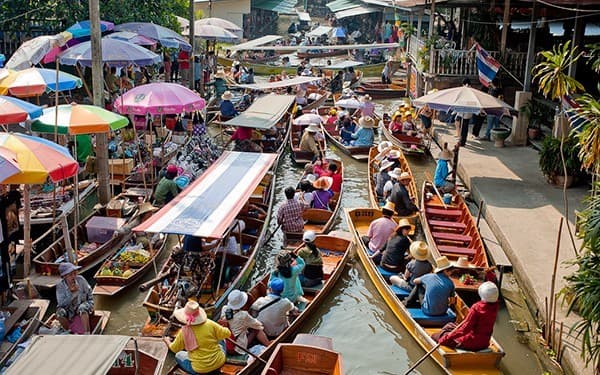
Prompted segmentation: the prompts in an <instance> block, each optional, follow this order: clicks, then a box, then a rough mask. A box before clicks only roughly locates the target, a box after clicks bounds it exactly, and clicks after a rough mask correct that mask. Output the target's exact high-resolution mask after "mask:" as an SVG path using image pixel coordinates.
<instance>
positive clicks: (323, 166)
mask: <svg viewBox="0 0 600 375" xmlns="http://www.w3.org/2000/svg"><path fill="white" fill-rule="evenodd" d="M314 160H315V161H314V162H313V174H314V175H315V176H316V177H317V178H319V177H321V176H329V171H328V170H327V165H328V163H327V161H323V159H322V158H320V155H319V158H318V159H314Z"/></svg>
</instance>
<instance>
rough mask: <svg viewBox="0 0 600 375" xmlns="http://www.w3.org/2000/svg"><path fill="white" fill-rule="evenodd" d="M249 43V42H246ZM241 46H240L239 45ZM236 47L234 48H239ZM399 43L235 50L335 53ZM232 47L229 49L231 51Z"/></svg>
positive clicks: (390, 46)
mask: <svg viewBox="0 0 600 375" xmlns="http://www.w3.org/2000/svg"><path fill="white" fill-rule="evenodd" d="M248 43H250V42H248ZM240 45H241V44H240ZM240 45H237V46H235V47H239V46H240ZM398 47H400V43H379V44H373V43H371V44H339V45H331V46H261V45H257V46H253V47H245V48H237V49H236V50H241V49H243V50H245V51H297V50H310V51H337V50H351V49H386V48H398ZM233 48H234V47H232V48H230V49H232V50H233Z"/></svg>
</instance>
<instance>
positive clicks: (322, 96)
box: [302, 88, 331, 113]
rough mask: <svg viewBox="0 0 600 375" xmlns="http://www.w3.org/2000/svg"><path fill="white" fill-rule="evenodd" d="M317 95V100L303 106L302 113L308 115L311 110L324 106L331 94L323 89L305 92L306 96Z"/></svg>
mask: <svg viewBox="0 0 600 375" xmlns="http://www.w3.org/2000/svg"><path fill="white" fill-rule="evenodd" d="M314 93H316V94H318V95H319V98H318V99H317V100H315V101H312V102H310V103H308V104H307V105H305V106H304V107H302V111H303V112H304V113H309V112H310V111H312V110H313V109H314V110H316V109H319V107H321V106H322V105H324V104H325V102H326V101H327V100H328V99H329V97H330V96H331V93H330V92H329V91H327V90H323V89H310V88H309V89H308V90H306V95H311V94H314Z"/></svg>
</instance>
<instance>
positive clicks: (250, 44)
mask: <svg viewBox="0 0 600 375" xmlns="http://www.w3.org/2000/svg"><path fill="white" fill-rule="evenodd" d="M281 38H283V37H282V36H281V35H265V36H261V37H260V38H257V39H252V40H249V41H247V42H245V43H240V44H237V45H235V46H231V47H229V48H228V49H230V50H232V51H246V50H251V49H253V48H254V47H258V46H262V45H264V44H267V43H273V42H275V41H277V40H279V39H281Z"/></svg>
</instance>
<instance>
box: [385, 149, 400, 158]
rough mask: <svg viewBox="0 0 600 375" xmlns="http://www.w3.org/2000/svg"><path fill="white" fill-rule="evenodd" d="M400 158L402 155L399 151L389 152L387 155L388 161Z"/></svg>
mask: <svg viewBox="0 0 600 375" xmlns="http://www.w3.org/2000/svg"><path fill="white" fill-rule="evenodd" d="M400 156H402V153H401V152H400V150H391V151H390V152H389V153H388V155H387V157H388V159H391V160H396V159H400Z"/></svg>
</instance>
